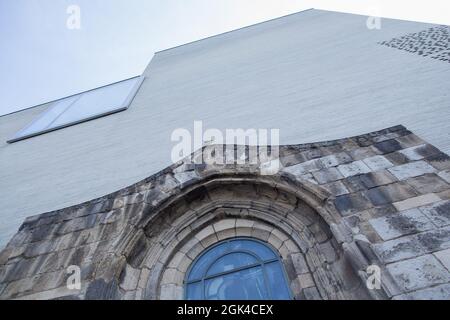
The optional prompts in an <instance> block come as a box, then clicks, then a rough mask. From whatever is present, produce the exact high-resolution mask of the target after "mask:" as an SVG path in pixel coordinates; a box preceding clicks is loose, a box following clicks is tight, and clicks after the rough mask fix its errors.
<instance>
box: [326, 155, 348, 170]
mask: <svg viewBox="0 0 450 320" xmlns="http://www.w3.org/2000/svg"><path fill="white" fill-rule="evenodd" d="M319 161H320V162H321V163H322V165H323V167H324V168H330V167H336V166H338V165H340V164H343V163H347V162H351V161H352V158H351V157H350V156H349V155H348V154H347V153H345V152H340V153H336V154H332V155H329V156H326V157H322V158H319Z"/></svg>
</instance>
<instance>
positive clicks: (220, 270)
mask: <svg viewBox="0 0 450 320" xmlns="http://www.w3.org/2000/svg"><path fill="white" fill-rule="evenodd" d="M185 295H186V299H188V300H267V299H273V300H288V299H291V293H290V291H289V288H288V285H287V281H286V276H285V272H284V270H283V266H282V264H281V262H280V259H279V257H278V256H277V255H276V254H275V252H274V251H273V250H272V249H271V248H270V247H269V246H267V245H266V244H264V243H262V242H261V241H259V240H253V239H249V238H234V239H230V240H226V241H222V242H220V243H218V244H216V245H214V246H213V247H211V248H209V249H207V250H206V251H205V252H204V253H202V254H201V255H200V256H199V257H198V258H197V259H196V260H195V261H194V262H193V264H192V265H191V267H190V269H189V272H188V273H187V277H186V281H185Z"/></svg>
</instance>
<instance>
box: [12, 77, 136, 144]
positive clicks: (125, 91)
mask: <svg viewBox="0 0 450 320" xmlns="http://www.w3.org/2000/svg"><path fill="white" fill-rule="evenodd" d="M142 79H143V78H142V77H135V78H131V79H128V80H124V81H120V82H117V83H113V84H110V85H107V86H104V87H101V88H97V89H93V90H90V91H86V92H83V93H80V94H77V95H73V96H70V97H67V98H64V99H60V100H58V101H55V102H53V103H52V104H51V105H50V107H49V108H48V109H47V110H46V111H44V112H43V113H42V114H41V115H39V117H38V118H36V119H35V120H34V121H33V122H32V123H30V124H29V125H27V126H26V127H25V128H23V129H22V130H20V131H18V132H17V133H16V134H15V135H14V136H13V137H12V138H11V139H9V140H8V142H14V141H16V140H20V139H21V138H26V137H28V136H30V135H31V136H32V135H36V134H39V133H44V132H48V131H51V130H54V129H58V128H60V127H65V126H68V125H71V124H76V123H79V122H82V121H86V120H91V119H94V118H97V117H101V116H103V115H106V114H109V113H113V112H118V111H121V110H124V109H125V108H127V107H128V105H127V103H128V102H129V101H130V100H131V98H132V97H133V95H134V94H135V93H136V91H137V89H138V84H140V82H142Z"/></svg>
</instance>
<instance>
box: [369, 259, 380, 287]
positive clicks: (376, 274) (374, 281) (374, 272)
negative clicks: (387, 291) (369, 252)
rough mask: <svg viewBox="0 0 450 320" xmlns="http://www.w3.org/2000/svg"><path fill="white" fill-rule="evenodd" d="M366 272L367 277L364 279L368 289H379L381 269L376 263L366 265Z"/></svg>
mask: <svg viewBox="0 0 450 320" xmlns="http://www.w3.org/2000/svg"><path fill="white" fill-rule="evenodd" d="M366 273H367V274H368V277H367V279H366V286H367V289H369V290H379V289H381V269H380V267H379V266H377V265H376V264H372V265H370V266H368V267H367V269H366Z"/></svg>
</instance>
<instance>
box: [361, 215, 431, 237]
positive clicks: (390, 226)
mask: <svg viewBox="0 0 450 320" xmlns="http://www.w3.org/2000/svg"><path fill="white" fill-rule="evenodd" d="M369 223H370V225H371V226H372V227H373V228H374V229H375V231H376V232H377V234H378V235H379V236H380V237H381V238H382V239H383V240H385V241H386V240H390V239H393V238H397V237H400V236H403V235H407V234H412V233H417V232H421V231H427V230H430V229H433V228H434V225H433V223H431V221H430V220H429V219H428V218H427V217H426V216H425V215H424V214H422V212H420V210H419V209H411V210H407V211H403V212H399V213H394V214H390V215H387V216H384V217H380V218H376V219H371V220H369Z"/></svg>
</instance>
